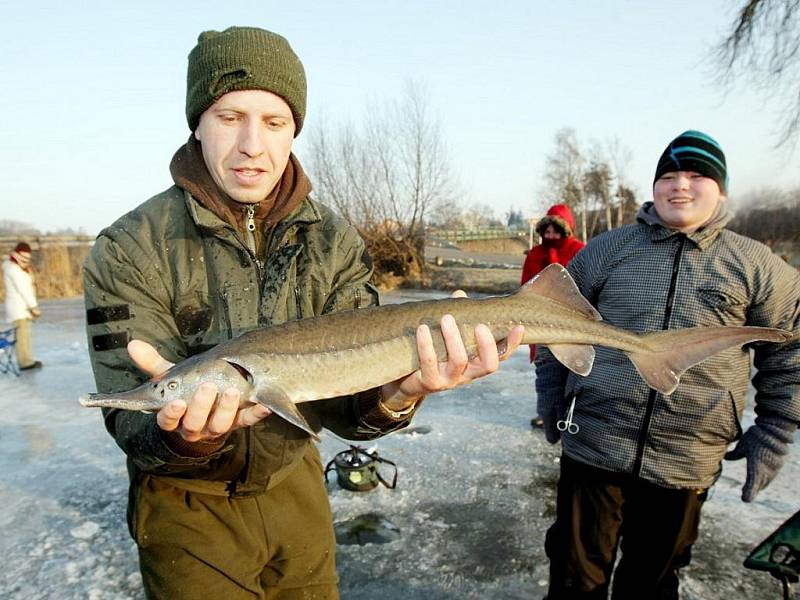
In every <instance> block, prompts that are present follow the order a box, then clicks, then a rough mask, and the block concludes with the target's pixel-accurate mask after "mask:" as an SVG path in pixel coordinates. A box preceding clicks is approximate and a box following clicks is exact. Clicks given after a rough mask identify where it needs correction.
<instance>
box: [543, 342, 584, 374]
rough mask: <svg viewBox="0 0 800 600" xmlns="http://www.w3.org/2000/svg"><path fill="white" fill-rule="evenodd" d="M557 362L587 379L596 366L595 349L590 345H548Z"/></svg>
mask: <svg viewBox="0 0 800 600" xmlns="http://www.w3.org/2000/svg"><path fill="white" fill-rule="evenodd" d="M547 349H548V350H550V352H552V354H553V356H555V357H556V360H558V362H560V363H561V364H562V365H564V366H565V367H567V368H568V369H569V370H570V371H572V372H573V373H577V374H578V375H582V376H584V377H586V376H587V375H588V374H589V373H591V372H592V365H594V348H592V347H591V346H589V345H588V344H548V346H547Z"/></svg>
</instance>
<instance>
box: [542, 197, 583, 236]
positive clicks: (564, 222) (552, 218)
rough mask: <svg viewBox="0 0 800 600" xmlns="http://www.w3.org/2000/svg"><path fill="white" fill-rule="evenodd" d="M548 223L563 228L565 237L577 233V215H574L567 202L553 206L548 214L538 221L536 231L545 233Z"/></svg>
mask: <svg viewBox="0 0 800 600" xmlns="http://www.w3.org/2000/svg"><path fill="white" fill-rule="evenodd" d="M548 225H555V226H556V227H558V228H559V229H561V230H562V231H563V232H564V236H565V237H568V236H570V235H573V234H574V233H575V217H574V216H572V211H571V210H570V209H569V206H567V205H566V204H554V205H553V206H551V207H550V208H549V210H548V211H547V214H546V215H545V216H544V217H542V218H541V219H540V220H539V222H538V223H536V233H538V234H539V235H543V234H544V230H545V229H547V226H548Z"/></svg>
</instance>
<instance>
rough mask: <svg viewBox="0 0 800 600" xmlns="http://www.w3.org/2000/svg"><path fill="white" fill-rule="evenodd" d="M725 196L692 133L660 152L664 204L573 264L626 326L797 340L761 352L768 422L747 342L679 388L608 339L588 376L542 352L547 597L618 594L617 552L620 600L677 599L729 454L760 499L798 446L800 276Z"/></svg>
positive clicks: (648, 207) (600, 240)
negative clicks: (554, 483) (773, 331)
mask: <svg viewBox="0 0 800 600" xmlns="http://www.w3.org/2000/svg"><path fill="white" fill-rule="evenodd" d="M727 190H728V177H727V166H726V161H725V155H724V153H723V151H722V148H721V147H720V145H719V144H718V143H717V142H716V141H715V140H714V139H713V138H711V137H709V136H708V135H706V134H703V133H701V132H698V131H686V132H684V133H682V134H681V135H679V136H678V137H677V138H675V139H674V140H673V141H672V142H670V144H669V145H668V146H667V148H666V149H665V150H664V152H663V154H662V155H661V158H660V159H659V161H658V164H657V167H656V173H655V178H654V184H653V197H654V201H653V202H647V203H645V204H644V205H643V206H642V207H641V209H640V210H639V214H638V216H637V222H636V223H635V224H634V225H629V226H626V227H622V228H619V229H617V230H613V231H610V232H607V233H606V234H603V235H601V236H598V237H596V238H594V239H593V240H592V241H591V242H589V244H588V245H587V246H586V247H585V248H584V249H583V250H582V251H581V252H580V253H579V254H578V255H577V256H576V257H575V259H573V261H572V262H571V263H570V265H569V267H568V271H569V273H570V274H571V275H572V276H573V277H574V279H575V282H576V283H577V285H578V289H579V290H580V292H581V294H582V295H583V296H585V297H586V298H587V299H588V300H589V301H590V302H591V304H592V305H594V306H595V307H596V308H597V310H598V311H599V312H600V313H601V314H602V315H603V318H604V320H605V321H606V322H607V323H610V324H612V325H615V326H617V327H622V328H625V329H629V330H634V331H641V332H655V331H660V330H673V329H679V328H683V327H694V326H698V325H701V326H720V325H723V326H743V325H746V326H751V325H753V326H761V327H774V328H781V329H784V330H788V331H790V332H793V333H794V336H793V338H791V339H789V340H788V341H786V342H785V343H783V344H781V345H772V344H769V345H767V344H757V345H755V346H754V347H753V356H754V364H755V367H756V369H757V373H756V375H755V377H754V378H753V381H752V383H753V385H754V387H755V389H756V396H755V402H756V405H755V412H756V415H757V416H756V419H755V424H754V425H752V426H751V427H749V428H748V429H747V431H744V432H742V427H741V417H742V413H743V410H744V406H745V394H746V391H747V388H748V384H749V378H750V377H749V373H750V352H749V350H748V349H747V348H746V347H745V348H743V349H739V348H731V349H728V350H726V351H724V352H721V353H719V354H717V355H716V356H713V357H711V358H709V359H708V360H707V361H705V362H703V363H702V364H701V365H698V366H697V367H695V368H693V369H691V370H690V371H688V372H687V373H686V375H685V376H684V377H683V379H682V380H681V382H680V384H679V385H678V386H677V387H676V388H675V389H674V391H671V392H670V393H663V390H661V391H659V390H658V389H653V388H654V386H651V387H648V386H647V385H646V384H645V383H644V382H643V381H642V379H641V378H640V377H639V375H638V374H637V373H636V371H634V369H633V368H632V367H631V364H630V363H629V362H628V361H627V360H626V359H625V357H624V356H623V355H622V354H621V353H620V352H618V351H616V350H613V349H610V348H598V351H597V356H596V360H595V363H594V368H593V369H592V371H591V373H590V374H588V375H587V376H586V377H576V376H575V375H574V374H573V373H570V372H569V371H568V370H567V369H565V368H564V366H563V365H562V364H561V363H560V362H559V361H558V360H556V359H557V358H558V357H557V356H555V357H554V353H553V352H552V349H547V350H543V351H542V353H541V354H540V355H538V356H537V361H536V362H537V379H536V387H537V396H538V410H539V414H540V415H541V416H542V417H543V419H544V427H545V433H546V435H547V439H548V441H550V442H551V443H556V442H557V441H558V440H559V438H560V440H561V443H562V446H563V454H562V459H561V478H560V480H559V484H558V498H557V510H556V521H555V523H554V524H553V526H552V527H551V528H550V529H549V531H548V532H547V538H546V541H545V549H546V552H547V555H548V557H549V559H550V586H549V591H548V596H547V598H548V600H561V599H581V598H583V599H589V598H591V599H599V598H603V599H605V598H607V597H608V589H609V583H610V581H611V575H612V570H614V565H615V561H616V558H617V550H618V549H619V550H621V553H622V556H621V558H620V561H619V564H618V566H617V567H616V570H615V573H614V580H613V581H614V585H613V592H612V597H613V598H614V599H615V600H627V599H642V598H654V599H655V598H658V599H677V598H678V584H679V579H678V571H679V569H680V568H681V567H684V566H687V565H688V564H689V562H690V559H691V549H692V545H693V543H694V542H695V540H696V539H697V533H698V526H699V520H700V511H701V508H702V506H703V502H704V501H705V499H706V497H707V493H708V489H709V487H711V486H712V485H713V484H714V482H715V481H716V480H717V478H718V477H719V475H720V472H721V468H722V460H723V457H724V458H727V459H731V460H737V459H741V458H745V459H746V461H747V475H746V481H745V484H744V488H743V490H742V500H744V501H745V502H751V501H753V500H754V499H755V497H756V495H757V494H758V492H759V490H761V489H762V488H764V487H766V486H767V485H768V484H769V482H770V481H771V480H772V478H773V477H775V475H776V474H777V472H778V470H779V469H780V467H781V465H782V464H783V461H784V458H785V456H786V454H787V453H788V452H789V447H788V445H789V444H790V443H792V441H793V439H794V435H795V431H796V429H797V426H798V423H800V276H798V273H797V270H796V269H794V268H792V267H791V266H789V265H788V264H786V263H785V262H784V261H783V260H781V259H780V258H779V257H778V256H776V255H774V254H772V252H771V251H770V249H769V248H768V247H766V246H765V245H763V244H760V243H758V242H756V241H754V240H751V239H749V238H746V237H744V236H741V235H738V234H736V233H733V232H732V231H730V230H727V229H725V225H726V224H727V223H728V221H730V218H731V216H730V214H729V212H728V210H727V204H726V194H727ZM710 335H713V334H710ZM640 373H641V369H640ZM734 441H737V444H736V446H735V447H734V448H733V449H732V450H731V451H729V452H727V454H726V450H727V448H728V445H729V444H730V443H731V442H734Z"/></svg>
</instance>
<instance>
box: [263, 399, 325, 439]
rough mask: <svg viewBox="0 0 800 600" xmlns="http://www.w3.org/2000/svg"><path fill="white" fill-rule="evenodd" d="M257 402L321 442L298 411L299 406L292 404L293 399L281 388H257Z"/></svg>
mask: <svg viewBox="0 0 800 600" xmlns="http://www.w3.org/2000/svg"><path fill="white" fill-rule="evenodd" d="M255 400H256V402H258V403H259V404H261V405H262V406H266V407H267V408H268V409H270V410H271V411H272V412H274V413H275V414H276V415H278V416H279V417H281V418H282V419H284V420H285V421H288V422H289V423H291V424H292V425H294V426H295V427H299V428H300V429H302V430H303V431H305V432H306V433H307V434H308V435H310V436H311V437H312V438H314V441H317V442H319V441H320V439H319V435H317V432H316V431H314V430H313V429H312V428H311V425H309V424H308V421H306V418H305V417H304V416H303V415H302V414H301V413H300V411H299V410H297V405H296V404H295V403H294V402H292V399H291V398H289V396H288V395H287V394H286V392H285V391H283V390H282V389H281V388H279V387H277V386H264V385H262V386H260V387H258V388H256V393H255Z"/></svg>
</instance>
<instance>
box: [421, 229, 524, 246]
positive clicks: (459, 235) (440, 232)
mask: <svg viewBox="0 0 800 600" xmlns="http://www.w3.org/2000/svg"><path fill="white" fill-rule="evenodd" d="M425 235H426V237H428V238H438V239H440V240H444V241H447V242H453V243H456V244H457V243H459V242H471V241H474V240H499V239H505V238H511V239H516V238H524V237H527V236H528V233H527V232H526V231H516V230H512V229H508V228H506V227H486V228H484V229H428V230H427V231H426V232H425Z"/></svg>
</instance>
